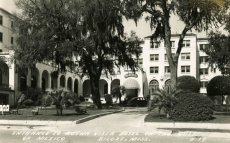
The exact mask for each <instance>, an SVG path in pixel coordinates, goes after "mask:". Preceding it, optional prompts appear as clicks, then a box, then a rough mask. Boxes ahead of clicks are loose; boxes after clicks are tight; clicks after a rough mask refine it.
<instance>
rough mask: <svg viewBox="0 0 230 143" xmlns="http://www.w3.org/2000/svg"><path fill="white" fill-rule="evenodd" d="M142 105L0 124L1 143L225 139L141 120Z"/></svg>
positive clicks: (229, 138) (212, 142)
mask: <svg viewBox="0 0 230 143" xmlns="http://www.w3.org/2000/svg"><path fill="white" fill-rule="evenodd" d="M146 114H147V112H146V109H144V108H128V109H126V111H124V112H122V113H116V114H111V115H107V116H102V117H99V118H97V119H94V120H91V121H88V122H84V123H81V124H55V125H53V124H51V125H48V126H41V125H40V126H36V125H34V126H30V125H27V126H25V125H14V126H10V125H4V126H0V143H3V142H9V143H20V142H23V143H43V142H47V143H56V142H62V143H127V142H131V143H132V142H134V143H142V142H149V143H191V142H193V143H203V142H205V143H217V142H218V143H228V142H230V134H229V133H227V134H225V133H222V134H220V135H218V136H217V135H215V136H210V135H207V136H206V135H203V134H194V133H192V132H174V131H172V130H162V129H158V128H155V127H153V126H149V125H148V124H146V123H144V118H145V115H146Z"/></svg>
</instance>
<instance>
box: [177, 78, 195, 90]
mask: <svg viewBox="0 0 230 143" xmlns="http://www.w3.org/2000/svg"><path fill="white" fill-rule="evenodd" d="M176 88H177V89H179V90H188V91H191V92H196V93H198V92H199V90H200V84H199V81H198V80H196V79H195V78H194V77H193V76H180V77H178V78H177V87H176Z"/></svg>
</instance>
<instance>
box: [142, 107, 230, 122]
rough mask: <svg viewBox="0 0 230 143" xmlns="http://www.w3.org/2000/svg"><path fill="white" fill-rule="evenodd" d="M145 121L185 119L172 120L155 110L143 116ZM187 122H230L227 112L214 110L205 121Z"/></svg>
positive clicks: (229, 115)
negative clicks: (210, 118) (211, 116)
mask: <svg viewBox="0 0 230 143" xmlns="http://www.w3.org/2000/svg"><path fill="white" fill-rule="evenodd" d="M145 122H166V123H180V122H186V121H173V120H170V119H167V118H166V115H165V114H158V112H157V111H155V110H154V111H152V112H150V113H149V114H148V115H147V116H146V117H145ZM187 122H193V123H223V124H227V123H230V114H229V113H220V112H215V113H214V115H213V119H212V120H207V121H187Z"/></svg>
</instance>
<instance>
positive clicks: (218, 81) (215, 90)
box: [207, 76, 230, 96]
mask: <svg viewBox="0 0 230 143" xmlns="http://www.w3.org/2000/svg"><path fill="white" fill-rule="evenodd" d="M229 94H230V77H229V76H216V77H214V78H212V79H211V80H210V81H209V83H208V86H207V95H208V96H223V95H229Z"/></svg>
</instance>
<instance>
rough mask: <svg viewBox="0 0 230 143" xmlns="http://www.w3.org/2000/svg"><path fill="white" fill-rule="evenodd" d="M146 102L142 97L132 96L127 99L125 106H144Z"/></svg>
mask: <svg viewBox="0 0 230 143" xmlns="http://www.w3.org/2000/svg"><path fill="white" fill-rule="evenodd" d="M147 104H148V101H147V100H146V99H145V98H144V97H133V98H131V99H130V100H129V101H128V103H127V106H131V107H146V106H147Z"/></svg>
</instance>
